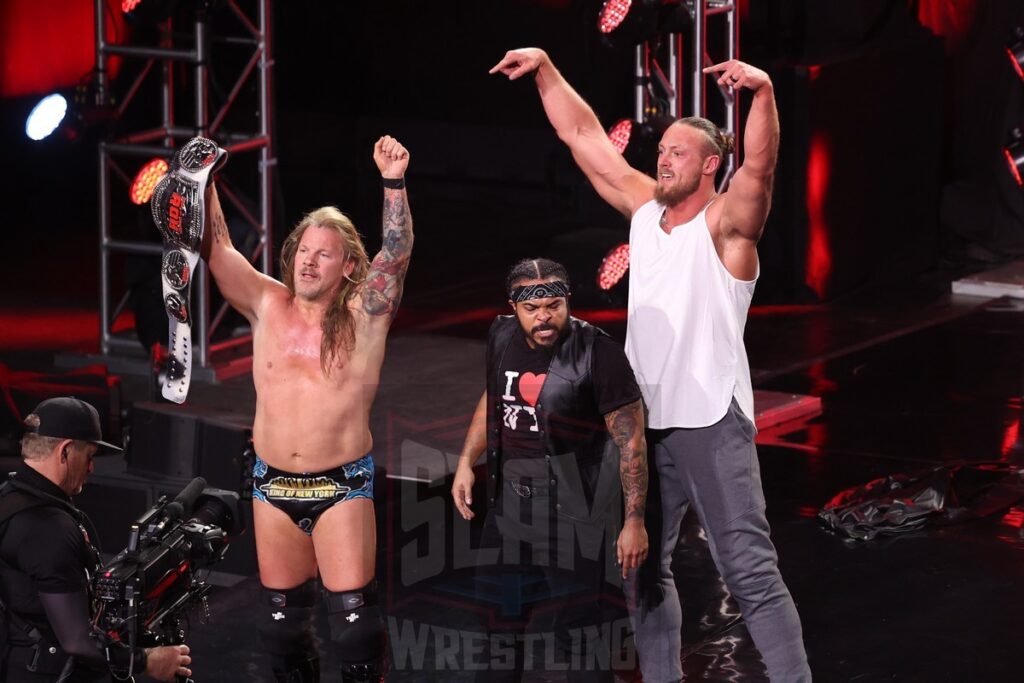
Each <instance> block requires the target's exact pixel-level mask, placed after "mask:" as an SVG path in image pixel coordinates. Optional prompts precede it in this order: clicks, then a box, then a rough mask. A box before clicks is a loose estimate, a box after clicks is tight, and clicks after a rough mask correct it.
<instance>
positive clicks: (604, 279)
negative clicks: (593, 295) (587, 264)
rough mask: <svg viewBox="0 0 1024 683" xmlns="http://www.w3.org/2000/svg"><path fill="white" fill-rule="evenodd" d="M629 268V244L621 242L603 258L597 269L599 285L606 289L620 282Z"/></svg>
mask: <svg viewBox="0 0 1024 683" xmlns="http://www.w3.org/2000/svg"><path fill="white" fill-rule="evenodd" d="M627 270H629V245H628V244H620V245H619V246H617V247H615V248H614V249H612V250H611V251H609V252H608V253H607V254H605V257H604V258H603V259H601V265H600V267H598V269H597V286H598V287H599V288H601V289H603V290H605V291H607V290H609V289H611V288H612V287H614V286H615V285H617V284H618V283H619V280H621V279H622V276H623V275H625V274H626V271H627Z"/></svg>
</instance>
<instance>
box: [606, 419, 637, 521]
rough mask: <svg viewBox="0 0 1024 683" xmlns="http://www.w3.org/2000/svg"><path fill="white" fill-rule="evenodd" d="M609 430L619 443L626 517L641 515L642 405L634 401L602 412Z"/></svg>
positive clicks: (620, 473)
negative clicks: (605, 413)
mask: <svg viewBox="0 0 1024 683" xmlns="http://www.w3.org/2000/svg"><path fill="white" fill-rule="evenodd" d="M604 421H605V424H606V425H607V426H608V432H609V433H610V434H611V437H612V440H613V441H614V442H615V445H616V446H618V447H619V478H620V479H621V480H622V495H623V497H624V498H625V499H626V501H625V502H626V519H640V520H643V518H644V508H645V507H646V506H647V440H646V439H644V408H643V404H642V403H641V402H640V401H634V402H633V403H630V404H628V405H624V406H622V407H621V408H619V409H617V410H613V411H612V412H610V413H608V414H607V415H605V416H604Z"/></svg>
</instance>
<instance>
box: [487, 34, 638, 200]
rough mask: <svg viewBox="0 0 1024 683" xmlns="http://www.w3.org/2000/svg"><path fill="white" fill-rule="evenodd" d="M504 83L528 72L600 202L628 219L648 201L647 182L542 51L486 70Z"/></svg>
mask: <svg viewBox="0 0 1024 683" xmlns="http://www.w3.org/2000/svg"><path fill="white" fill-rule="evenodd" d="M499 72H500V73H502V74H505V75H506V76H508V78H509V80H512V81H514V80H516V79H517V78H519V77H521V76H525V75H526V74H529V73H534V74H535V76H534V80H535V82H536V84H537V91H538V92H539V93H540V99H541V103H542V104H543V105H544V113H546V114H547V116H548V120H549V121H550V122H551V125H552V126H553V127H554V129H555V132H556V133H557V134H558V137H559V139H560V140H562V142H564V143H565V144H566V145H568V146H569V150H570V151H571V152H572V156H573V158H574V159H575V160H576V163H577V164H578V165H579V167H580V169H581V170H582V171H583V173H584V174H585V175H586V176H587V180H589V181H590V183H591V185H593V186H594V189H595V190H597V193H598V194H599V195H601V198H602V199H604V200H605V201H606V202H608V203H609V204H611V205H612V206H613V207H615V209H617V210H618V211H619V212H621V213H623V214H625V215H626V216H632V215H633V212H634V211H636V210H637V209H638V208H640V206H641V205H642V204H644V203H645V202H647V201H649V200H650V199H651V197H653V196H654V186H655V181H654V179H653V178H651V177H649V176H647V175H645V174H643V173H641V172H640V171H638V170H636V169H634V168H632V167H631V166H630V165H629V164H627V163H626V160H625V159H624V158H623V157H622V155H621V154H619V153H618V152H617V151H616V150H615V148H614V147H613V146H612V143H611V140H609V139H608V134H607V133H605V130H604V127H603V126H602V125H601V122H600V121H599V120H598V118H597V115H596V114H595V113H594V110H593V109H591V108H590V105H588V104H587V103H586V102H585V101H584V100H583V98H582V97H580V96H579V94H578V93H577V92H576V91H575V90H573V88H572V86H571V85H569V83H568V81H566V80H565V78H563V77H562V74H561V73H559V71H558V69H556V68H555V65H554V64H553V63H552V62H551V59H550V58H549V57H548V55H547V53H546V52H544V51H543V50H540V49H537V48H534V47H527V48H521V49H518V50H510V51H509V52H506V53H505V56H504V57H503V58H502V60H501V61H500V62H498V63H497V64H496V65H494V67H493V68H492V69H491V71H490V73H492V74H494V73H499Z"/></svg>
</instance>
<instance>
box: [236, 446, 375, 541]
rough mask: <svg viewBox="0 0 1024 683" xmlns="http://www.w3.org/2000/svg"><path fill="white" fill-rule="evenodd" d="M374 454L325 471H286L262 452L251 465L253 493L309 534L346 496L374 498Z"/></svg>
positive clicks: (257, 498) (348, 498)
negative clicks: (273, 464)
mask: <svg viewBox="0 0 1024 683" xmlns="http://www.w3.org/2000/svg"><path fill="white" fill-rule="evenodd" d="M373 475H374V467H373V456H371V455H370V454H369V453H367V454H366V455H364V456H363V457H361V458H359V460H355V461H353V462H350V463H346V464H344V465H341V466H340V467H335V468H334V469H332V470H327V471H326V472H302V473H299V474H296V473H294V472H285V471H283V470H279V469H277V468H275V467H271V466H270V465H268V464H267V463H265V462H264V461H263V459H262V458H260V457H259V456H257V457H256V464H255V465H253V468H252V476H253V483H252V497H253V499H255V500H262V501H263V502H264V503H270V504H271V505H273V506H274V507H276V508H277V509H279V510H282V511H283V512H284V513H285V514H287V515H288V516H289V517H291V519H292V521H293V522H295V525H296V526H297V527H299V528H300V529H302V530H303V531H304V532H306V533H307V534H312V533H313V527H314V526H315V525H316V522H317V520H318V519H319V518H320V515H322V514H323V513H324V512H326V511H327V510H328V509H329V508H331V507H333V506H335V505H337V504H338V503H343V502H345V501H346V500H355V499H356V498H367V499H369V500H373Z"/></svg>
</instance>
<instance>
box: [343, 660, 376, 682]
mask: <svg viewBox="0 0 1024 683" xmlns="http://www.w3.org/2000/svg"><path fill="white" fill-rule="evenodd" d="M383 681H384V668H383V667H382V666H380V665H378V664H377V663H370V664H342V665H341V683H383Z"/></svg>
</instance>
